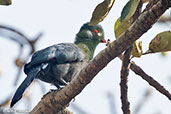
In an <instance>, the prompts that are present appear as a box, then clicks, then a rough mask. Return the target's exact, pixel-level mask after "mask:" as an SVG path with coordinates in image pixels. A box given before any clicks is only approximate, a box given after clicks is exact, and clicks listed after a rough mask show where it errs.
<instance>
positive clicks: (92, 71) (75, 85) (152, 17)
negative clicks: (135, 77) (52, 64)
mask: <svg viewBox="0 0 171 114" xmlns="http://www.w3.org/2000/svg"><path fill="white" fill-rule="evenodd" d="M170 6H171V3H170V0H160V1H159V2H158V3H157V4H156V5H154V6H153V7H152V8H151V9H150V10H149V11H145V12H144V13H142V14H141V15H140V16H139V18H138V19H137V20H136V21H135V22H134V23H133V25H132V26H131V27H130V28H129V29H128V30H127V31H126V32H125V33H124V34H122V35H121V36H120V38H118V39H117V40H115V41H114V42H112V43H111V44H109V46H108V47H107V48H106V49H104V50H102V51H101V52H100V53H99V54H98V55H97V56H96V57H95V58H94V59H93V60H92V61H91V62H90V63H89V65H88V66H86V67H85V68H83V69H82V70H81V71H80V72H79V74H78V75H77V76H76V77H74V79H73V80H72V81H71V82H70V83H69V84H68V85H67V86H66V87H64V88H63V89H62V90H60V91H59V92H51V93H49V94H48V95H46V96H45V97H43V98H42V100H41V101H40V102H39V103H38V104H37V105H36V106H35V108H34V109H33V110H32V111H31V114H45V113H47V112H48V114H54V113H58V112H59V111H61V110H63V109H64V108H65V107H66V106H67V104H68V103H69V102H70V101H71V100H72V99H73V98H74V97H75V96H76V95H78V94H79V93H80V92H81V91H82V90H83V89H84V88H85V86H86V85H87V84H89V83H90V82H91V80H92V79H93V78H94V77H95V76H96V75H97V74H98V72H100V71H101V70H102V69H103V68H104V67H105V66H106V65H107V64H108V63H109V62H110V61H111V60H113V59H114V58H116V57H117V56H118V55H120V54H121V53H122V52H123V51H124V50H126V49H128V48H129V47H130V46H131V45H132V44H133V43H134V41H135V40H137V39H138V38H140V36H142V35H143V34H144V33H145V32H146V31H148V30H149V29H150V28H151V27H152V25H153V24H154V23H155V22H156V21H157V20H158V18H159V17H160V16H161V15H162V14H163V13H164V12H165V11H166V10H167V9H168V8H169V7H170Z"/></svg>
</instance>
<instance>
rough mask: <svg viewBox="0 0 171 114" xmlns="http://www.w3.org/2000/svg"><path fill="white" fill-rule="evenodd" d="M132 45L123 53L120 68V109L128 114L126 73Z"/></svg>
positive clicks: (127, 73) (127, 72)
mask: <svg viewBox="0 0 171 114" xmlns="http://www.w3.org/2000/svg"><path fill="white" fill-rule="evenodd" d="M132 47H133V46H131V47H130V48H128V49H127V50H126V51H125V53H124V55H123V61H122V69H121V82H120V86H121V102H122V111H123V113H124V114H130V113H131V111H130V103H129V101H128V86H127V82H128V75H129V63H130V56H131V52H132Z"/></svg>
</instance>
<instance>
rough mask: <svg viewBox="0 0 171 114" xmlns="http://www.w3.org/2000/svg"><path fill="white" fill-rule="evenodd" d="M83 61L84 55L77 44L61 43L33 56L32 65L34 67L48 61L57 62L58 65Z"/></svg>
mask: <svg viewBox="0 0 171 114" xmlns="http://www.w3.org/2000/svg"><path fill="white" fill-rule="evenodd" d="M83 59H84V54H83V53H82V51H81V49H80V48H79V47H77V46H76V45H75V44H71V43H61V44H57V45H53V46H50V47H48V48H45V49H43V50H40V51H37V52H36V53H35V54H34V55H33V57H32V59H31V62H30V65H31V66H34V65H37V64H41V63H46V62H48V61H55V62H57V64H63V63H70V62H75V61H82V60H83Z"/></svg>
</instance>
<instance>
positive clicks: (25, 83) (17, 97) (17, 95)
mask: <svg viewBox="0 0 171 114" xmlns="http://www.w3.org/2000/svg"><path fill="white" fill-rule="evenodd" d="M39 71H40V68H39V67H37V68H32V70H31V71H30V72H29V73H28V75H27V77H26V78H25V80H24V81H23V82H22V83H21V85H20V86H19V87H18V89H17V91H16V93H15V94H14V96H13V98H12V101H11V104H10V107H13V106H14V105H15V103H16V102H18V101H19V100H20V99H21V98H22V95H23V93H24V91H25V90H26V88H27V87H28V86H29V85H30V84H31V83H32V81H33V80H34V79H35V77H36V76H37V75H38V73H39Z"/></svg>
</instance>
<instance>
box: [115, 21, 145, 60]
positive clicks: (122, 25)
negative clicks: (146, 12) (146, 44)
mask: <svg viewBox="0 0 171 114" xmlns="http://www.w3.org/2000/svg"><path fill="white" fill-rule="evenodd" d="M132 22H133V19H132V18H130V19H127V20H124V21H122V22H120V18H118V19H117V21H116V22H115V26H114V33H115V37H116V38H119V36H120V35H121V34H122V33H124V32H125V31H126V30H127V29H128V28H129V27H130V26H131V25H132ZM142 53H143V51H142V41H140V40H138V41H135V43H134V47H133V49H132V56H133V57H141V55H142Z"/></svg>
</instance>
